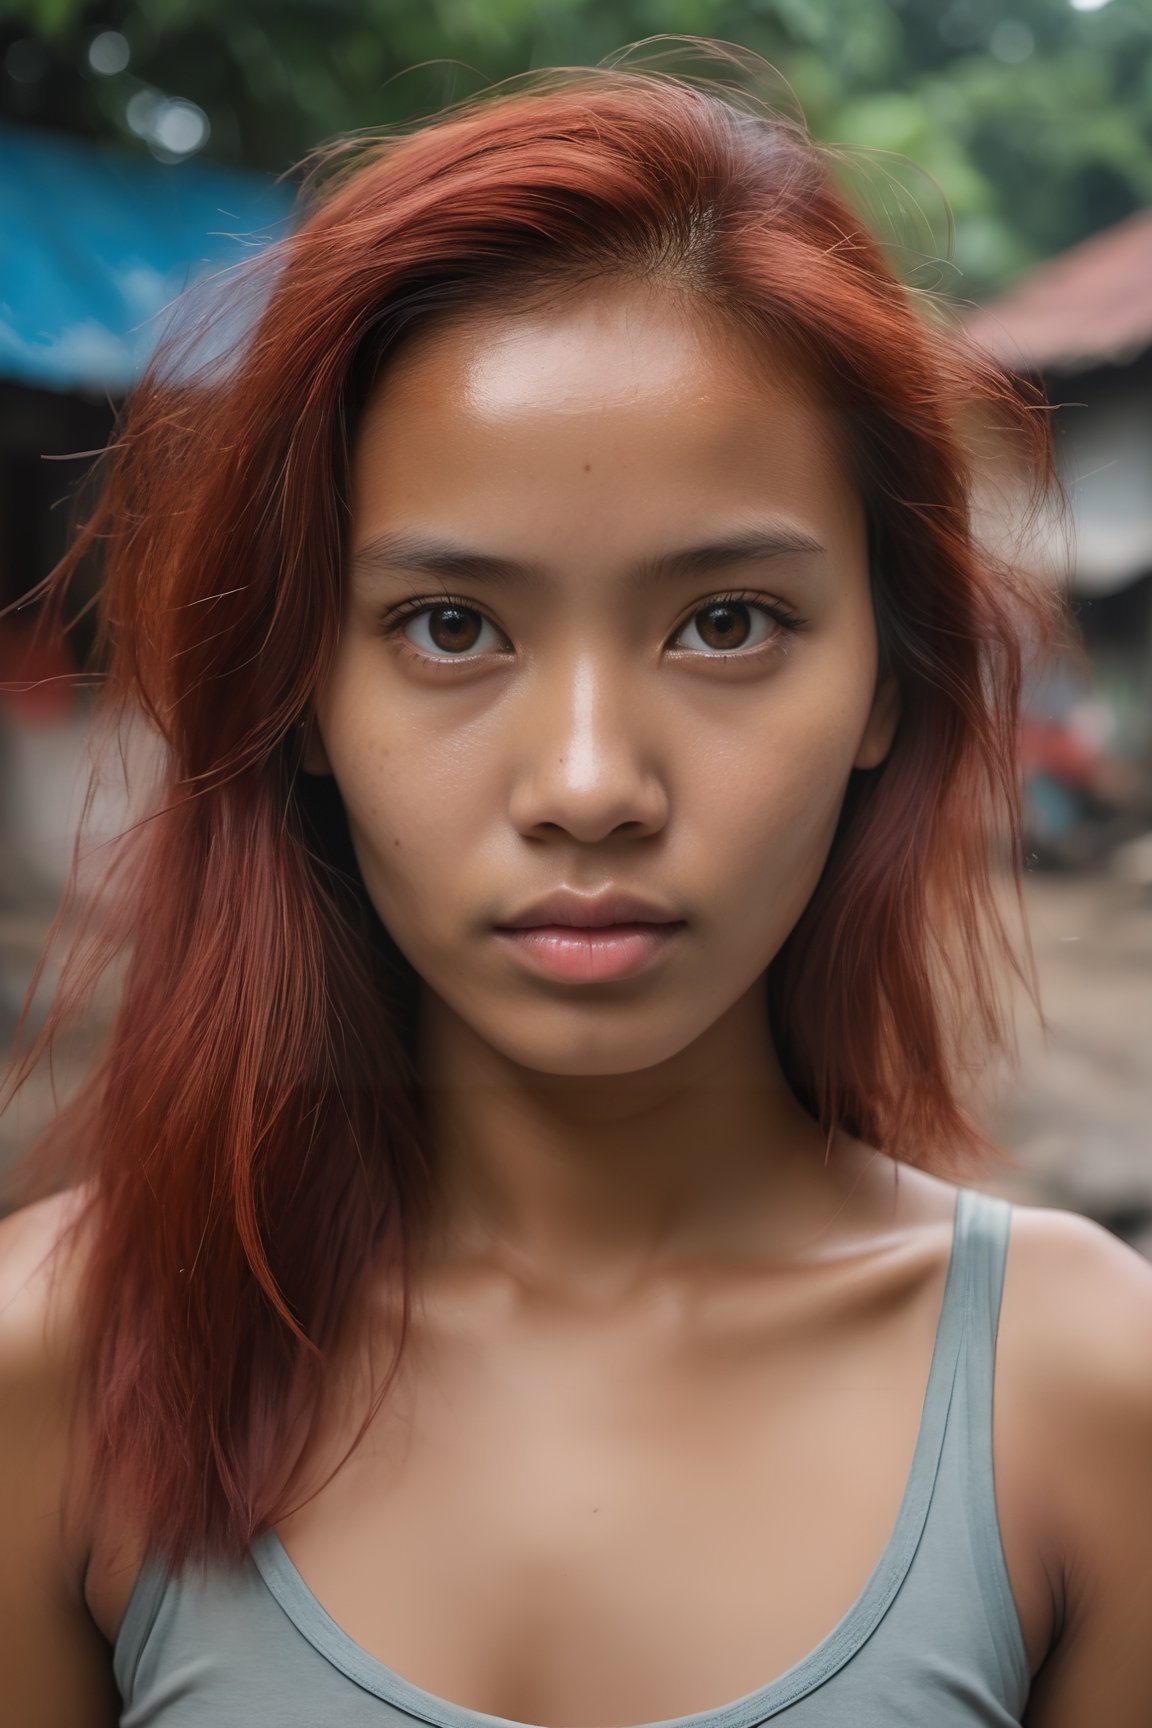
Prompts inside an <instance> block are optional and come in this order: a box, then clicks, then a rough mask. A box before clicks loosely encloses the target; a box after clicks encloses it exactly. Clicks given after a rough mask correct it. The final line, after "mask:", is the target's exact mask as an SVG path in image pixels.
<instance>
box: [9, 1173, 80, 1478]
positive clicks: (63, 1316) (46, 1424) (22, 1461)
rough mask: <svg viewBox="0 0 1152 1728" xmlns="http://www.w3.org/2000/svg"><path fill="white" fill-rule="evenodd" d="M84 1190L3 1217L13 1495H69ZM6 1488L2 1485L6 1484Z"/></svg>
mask: <svg viewBox="0 0 1152 1728" xmlns="http://www.w3.org/2000/svg"><path fill="white" fill-rule="evenodd" d="M84 1198H85V1197H84V1195H83V1194H82V1193H81V1192H80V1191H79V1190H74V1189H73V1190H68V1191H67V1192H65V1193H64V1194H60V1195H55V1196H53V1197H51V1198H50V1199H47V1200H40V1201H37V1202H36V1203H35V1204H34V1205H32V1206H28V1207H25V1208H24V1209H23V1210H22V1211H19V1212H15V1213H13V1214H11V1215H10V1216H9V1217H7V1218H4V1219H3V1220H0V1476H2V1477H3V1478H4V1481H5V1483H6V1484H7V1489H8V1491H7V1492H5V1493H4V1494H3V1498H4V1500H5V1503H7V1501H8V1499H9V1496H10V1495H15V1496H20V1495H23V1496H26V1497H33V1498H38V1499H40V1500H43V1501H45V1503H46V1502H47V1501H49V1500H50V1501H52V1502H53V1503H54V1504H55V1503H56V1502H57V1501H58V1500H60V1499H61V1498H62V1488H63V1478H64V1475H65V1473H66V1470H67V1457H68V1446H69V1441H70V1438H71V1434H72V1419H73V1416H74V1414H75V1394H76V1387H77V1369H78V1363H79V1358H78V1351H77V1344H78V1335H79V1326H78V1319H79V1314H80V1305H79V1292H78V1281H79V1277H80V1270H81V1268H80V1254H79V1253H78V1252H75V1251H74V1250H75V1249H76V1248H77V1247H78V1243H77V1241H76V1229H77V1226H78V1224H79V1220H80V1216H81V1213H82V1211H83V1206H84ZM0 1492H2V1490H0Z"/></svg>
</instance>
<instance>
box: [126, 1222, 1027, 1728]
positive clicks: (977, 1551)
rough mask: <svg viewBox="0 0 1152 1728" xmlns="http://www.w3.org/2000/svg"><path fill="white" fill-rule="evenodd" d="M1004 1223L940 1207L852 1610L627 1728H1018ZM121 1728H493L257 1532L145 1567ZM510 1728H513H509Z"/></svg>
mask: <svg viewBox="0 0 1152 1728" xmlns="http://www.w3.org/2000/svg"><path fill="white" fill-rule="evenodd" d="M1010 1218H1011V1209H1010V1207H1009V1206H1008V1204H1007V1203H1006V1202H1005V1201H1003V1200H999V1199H994V1198H992V1197H990V1196H988V1195H983V1194H978V1193H977V1192H976V1191H975V1190H973V1189H964V1188H962V1189H960V1190H959V1191H958V1195H957V1204H956V1216H955V1223H954V1226H953V1237H952V1250H951V1256H950V1259H949V1263H948V1275H947V1281H946V1284H945V1288H944V1297H943V1302H942V1305H941V1310H940V1318H939V1323H938V1326H937V1331H936V1341H935V1346H934V1349H933V1354H932V1364H931V1368H930V1371H929V1376H928V1384H927V1389H926V1392H925V1397H924V1405H923V1411H922V1415H921V1421H920V1430H919V1434H918V1436H917V1441H916V1448H915V1453H914V1456H913V1460H912V1466H911V1469H910V1471H909V1475H908V1480H907V1483H906V1486H905V1491H904V1497H903V1500H902V1502H901V1505H900V1510H899V1512H898V1514H897V1517H896V1523H895V1526H894V1528H893V1530H892V1534H891V1537H890V1539H889V1541H888V1545H887V1547H886V1548H885V1550H884V1552H883V1554H881V1556H880V1559H879V1560H878V1562H877V1564H876V1566H875V1568H874V1570H873V1572H872V1575H871V1577H870V1578H869V1579H868V1582H867V1583H866V1584H865V1586H864V1589H863V1591H862V1592H861V1594H860V1596H859V1597H858V1598H857V1600H856V1602H855V1603H854V1605H853V1606H852V1607H851V1608H850V1609H849V1610H848V1612H847V1614H845V1615H844V1617H843V1619H842V1620H840V1621H839V1623H838V1624H837V1625H836V1626H834V1627H833V1628H832V1630H831V1631H830V1632H829V1633H828V1635H827V1637H825V1638H824V1639H823V1640H822V1641H821V1642H820V1643H819V1644H818V1645H817V1646H816V1648H815V1649H814V1650H812V1651H810V1652H809V1654H808V1655H807V1656H805V1657H804V1658H803V1659H802V1660H801V1661H799V1662H797V1663H795V1664H794V1665H793V1666H792V1667H791V1668H789V1669H788V1670H787V1672H786V1673H784V1674H781V1675H779V1676H778V1677H777V1678H776V1679H774V1680H769V1681H768V1683H767V1684H766V1685H764V1686H760V1687H758V1688H757V1690H756V1691H754V1692H748V1693H746V1694H745V1695H744V1696H743V1697H741V1698H735V1699H733V1700H732V1701H731V1703H728V1704H722V1705H719V1706H718V1707H717V1708H715V1709H712V1710H701V1711H698V1712H696V1713H695V1714H693V1715H689V1716H680V1717H676V1718H674V1719H671V1720H666V1721H664V1722H661V1723H659V1724H643V1725H642V1728H753V1725H754V1724H758V1723H761V1722H768V1721H772V1720H774V1719H775V1718H777V1717H787V1718H788V1719H789V1722H788V1728H925V1724H927V1723H931V1724H932V1728H976V1724H980V1725H981V1728H984V1725H986V1724H987V1725H991V1724H997V1725H1001V1724H1013V1723H1014V1724H1017V1725H1018V1724H1019V1723H1020V1720H1021V1716H1022V1713H1023V1709H1024V1705H1025V1701H1026V1699H1027V1696H1028V1686H1029V1665H1028V1659H1027V1652H1026V1647H1025V1644H1024V1639H1023V1635H1022V1632H1021V1628H1020V1621H1019V1618H1018V1615H1017V1612H1016V1607H1015V1603H1014V1602H1013V1599H1012V1592H1011V1589H1010V1586H1009V1580H1008V1573H1007V1569H1006V1567H1005V1563H1004V1552H1003V1548H1002V1546H1001V1541H1000V1529H999V1525H998V1523H997V1518H996V1503H995V1496H994V1492H993V1480H992V1385H993V1364H994V1361H995V1352H996V1327H997V1321H998V1318H999V1312H1000V1290H1001V1284H1002V1280H1003V1274H1004V1262H1005V1255H1006V1251H1007V1245H1008V1232H1009V1225H1010ZM114 1665H115V1674H116V1680H117V1684H118V1686H119V1688H120V1694H121V1698H122V1699H123V1712H122V1714H121V1717H120V1722H121V1728H153V1725H156V1728H413V1724H434V1725H435V1728H510V1724H509V1719H507V1718H505V1717H500V1716H490V1715H487V1714H484V1713H482V1712H480V1711H477V1710H469V1709H466V1708H464V1707H463V1706H462V1705H459V1704H452V1703H449V1702H448V1701H447V1700H446V1699H444V1698H438V1697H436V1696H434V1695H433V1694H432V1693H430V1692H425V1691H423V1690H421V1688H420V1687H418V1686H413V1685H411V1684H410V1683H409V1682H408V1681H407V1680H404V1679H402V1678H401V1676H400V1675H399V1674H396V1673H394V1672H393V1670H392V1669H391V1668H387V1667H385V1666H384V1664H383V1663H382V1662H378V1661H377V1660H376V1659H375V1657H373V1656H370V1655H369V1654H368V1652H367V1651H366V1650H364V1649H362V1648H361V1646H360V1645H359V1644H356V1643H354V1642H353V1641H352V1639H351V1638H349V1637H348V1636H347V1635H346V1634H345V1633H344V1632H342V1631H341V1630H340V1627H339V1626H338V1625H337V1624H336V1622H335V1621H334V1620H332V1619H331V1618H330V1616H329V1615H328V1614H327V1613H325V1611H324V1609H323V1608H322V1607H321V1606H320V1604H319V1602H318V1601H317V1600H316V1598H315V1597H314V1596H313V1595H312V1593H311V1591H310V1590H309V1589H308V1586H307V1585H306V1584H305V1583H304V1580H303V1578H302V1577H301V1576H300V1574H299V1572H297V1570H296V1568H295V1566H294V1565H293V1563H292V1561H291V1560H290V1559H289V1557H288V1554H287V1552H286V1550H285V1549H284V1547H283V1546H282V1544H281V1542H280V1540H279V1538H278V1537H277V1535H276V1533H275V1531H273V1530H268V1531H266V1532H264V1534H262V1535H261V1536H259V1537H258V1538H257V1539H256V1541H255V1542H254V1543H253V1544H252V1546H251V1548H250V1550H249V1554H248V1556H247V1557H246V1558H245V1561H244V1563H243V1565H242V1566H241V1567H238V1568H237V1567H232V1566H227V1567H225V1566H216V1567H213V1568H209V1569H208V1570H207V1571H206V1572H205V1571H204V1569H202V1568H192V1569H190V1570H189V1571H188V1572H186V1573H184V1574H182V1575H178V1576H170V1575H166V1574H165V1573H164V1572H163V1571H162V1570H161V1569H160V1568H159V1567H157V1566H156V1565H155V1564H154V1563H152V1562H151V1561H149V1562H146V1563H145V1566H144V1567H143V1569H142V1571H141V1573H140V1577H139V1579H138V1581H137V1584H136V1588H135V1590H134V1591H133V1594H132V1598H131V1601H130V1602H129V1605H128V1610H127V1613H126V1615H125V1617H124V1622H123V1625H122V1627H121V1630H120V1634H119V1637H118V1638H117V1640H116V1648H115V1654H114ZM511 1728H516V1725H511Z"/></svg>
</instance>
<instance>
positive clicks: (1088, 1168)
mask: <svg viewBox="0 0 1152 1728" xmlns="http://www.w3.org/2000/svg"><path fill="white" fill-rule="evenodd" d="M1027 905H1028V917H1029V924H1030V927H1031V930H1032V940H1033V947H1034V952H1035V956H1036V965H1037V971H1038V974H1039V981H1040V992H1041V1002H1042V1006H1043V1009H1044V1015H1045V1018H1046V1020H1047V1022H1048V1028H1047V1032H1046V1034H1045V1032H1044V1031H1043V1030H1042V1029H1041V1028H1040V1026H1039V1025H1038V1024H1037V1021H1036V1017H1035V1015H1034V1014H1033V1013H1032V1011H1031V1010H1030V1009H1024V1008H1022V1009H1021V1011H1020V1013H1019V1016H1018V1036H1019V1039H1020V1051H1021V1067H1020V1071H1019V1074H1018V1075H1017V1077H1016V1078H1015V1079H1014V1080H1013V1081H1012V1082H1011V1083H1009V1084H1008V1086H1007V1087H1006V1089H1005V1090H1004V1091H1003V1093H1002V1095H1001V1098H1000V1101H999V1106H998V1108H997V1109H996V1110H995V1112H994V1113H993V1117H992V1129H993V1135H994V1138H995V1139H996V1140H997V1142H998V1143H999V1144H1000V1145H1002V1146H1004V1147H1005V1148H1006V1149H1007V1150H1009V1151H1010V1152H1011V1153H1012V1154H1013V1155H1014V1157H1016V1158H1017V1159H1018V1160H1019V1169H1018V1170H1017V1171H1016V1172H1014V1173H1006V1174H1005V1175H1004V1176H1003V1177H1002V1178H1000V1179H998V1180H996V1181H994V1182H989V1183H987V1184H985V1185H986V1186H995V1187H998V1188H999V1189H1000V1190H1001V1191H1002V1192H1005V1193H1007V1194H1009V1195H1010V1196H1011V1197H1012V1198H1018V1199H1035V1200H1036V1201H1037V1202H1038V1203H1040V1204H1043V1205H1054V1206H1064V1207H1069V1208H1071V1209H1072V1210H1074V1211H1078V1212H1085V1213H1087V1214H1088V1215H1089V1216H1091V1217H1094V1218H1097V1219H1099V1220H1100V1221H1101V1222H1103V1223H1105V1224H1107V1225H1109V1227H1110V1228H1112V1229H1114V1230H1116V1231H1117V1232H1118V1234H1120V1235H1122V1236H1124V1237H1126V1238H1127V1239H1128V1240H1130V1241H1134V1242H1135V1243H1136V1245H1137V1246H1139V1247H1140V1248H1142V1249H1143V1251H1144V1252H1146V1253H1148V1254H1149V1256H1150V1257H1152V891H1150V890H1149V888H1148V887H1147V886H1141V885H1140V884H1138V883H1137V882H1126V881H1124V880H1123V879H1121V878H1120V877H1119V875H1118V874H1116V873H1114V872H1108V871H1103V870H1102V871H1099V872H1096V873H1094V874H1090V875H1075V876H1053V875H1038V876H1032V877H1031V878H1030V879H1029V881H1028V884H1027Z"/></svg>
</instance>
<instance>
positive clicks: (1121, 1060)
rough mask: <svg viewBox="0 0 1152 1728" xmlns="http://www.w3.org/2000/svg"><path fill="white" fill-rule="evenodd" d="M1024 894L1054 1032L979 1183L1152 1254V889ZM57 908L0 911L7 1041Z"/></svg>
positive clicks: (19, 1110)
mask: <svg viewBox="0 0 1152 1728" xmlns="http://www.w3.org/2000/svg"><path fill="white" fill-rule="evenodd" d="M9 886H12V883H11V878H9ZM1026 892H1027V905H1028V913H1029V920H1030V924H1031V929H1032V935H1033V943H1034V950H1035V955H1036V963H1037V969H1038V973H1039V981H1040V989H1041V997H1042V1002H1043V1006H1044V1012H1045V1015H1046V1018H1047V1021H1048V1030H1047V1033H1046V1034H1045V1033H1044V1032H1043V1031H1042V1030H1041V1028H1040V1026H1039V1025H1038V1024H1037V1021H1036V1018H1035V1015H1034V1014H1033V1012H1032V1010H1031V1009H1030V1008H1028V1007H1026V1006H1022V1007H1021V1010H1020V1014H1019V1034H1018V1035H1019V1040H1020V1050H1021V1065H1020V1069H1019V1072H1018V1074H1017V1075H1016V1076H1015V1077H1014V1078H1012V1079H1011V1080H1009V1081H1008V1082H1007V1083H1003V1084H1002V1085H1001V1087H1000V1089H999V1096H998V1100H997V1101H996V1102H995V1104H994V1106H993V1107H991V1108H990V1109H989V1113H988V1121H989V1126H990V1130H991V1133H992V1137H993V1138H994V1140H995V1141H996V1142H997V1144H999V1145H1001V1146H1002V1147H1004V1148H1005V1150H1006V1151H1008V1152H1009V1153H1010V1154H1011V1156H1012V1157H1013V1158H1014V1159H1015V1160H1016V1165H1015V1167H1014V1168H1006V1169H1005V1170H1003V1171H1002V1172H999V1173H995V1172H993V1173H990V1174H989V1175H987V1176H985V1177H981V1178H980V1185H981V1186H984V1187H987V1188H992V1189H995V1190H998V1191H1000V1192H1002V1193H1006V1194H1008V1195H1009V1196H1010V1197H1011V1198H1013V1199H1016V1200H1022V1201H1032V1202H1035V1203H1037V1204H1040V1205H1051V1206H1061V1207H1067V1208H1070V1209H1071V1210H1073V1211H1078V1212H1084V1213H1086V1214H1088V1215H1089V1216H1091V1217H1093V1218H1096V1219H1098V1220H1099V1221H1101V1222H1102V1223H1104V1224H1106V1225H1108V1227H1109V1228H1111V1229H1113V1230H1115V1231H1116V1232H1117V1233H1118V1234H1119V1235H1122V1236H1124V1237H1125V1238H1126V1239H1127V1240H1129V1241H1132V1242H1134V1243H1135V1245H1136V1246H1137V1247H1139V1248H1140V1249H1141V1250H1142V1251H1143V1252H1145V1253H1147V1254H1148V1255H1149V1257H1150V1258H1152V890H1150V889H1149V888H1148V887H1146V886H1144V887H1140V886H1137V885H1136V884H1126V883H1124V882H1122V881H1121V880H1119V879H1118V878H1117V876H1116V875H1115V874H1113V873H1109V872H1106V871H1100V872H1098V873H1095V874H1091V875H1076V876H1052V875H1033V876H1031V877H1030V878H1029V880H1028V883H1027V890H1026ZM52 910H53V908H52V906H51V904H50V903H49V902H48V901H47V900H46V899H45V898H44V897H43V896H40V898H37V897H36V895H35V893H34V892H32V890H31V887H30V888H29V892H28V894H27V895H25V896H24V897H23V899H21V896H20V895H19V894H17V895H16V896H15V897H14V898H10V900H9V904H8V906H7V907H4V906H3V905H0V1037H2V1039H3V1041H4V1043H5V1044H6V1043H7V1040H8V1038H9V1037H10V1034H11V1029H12V1026H13V1025H14V1021H15V1010H16V1007H17V1005H18V1003H19V1000H20V998H21V996H22V994H23V991H24V988H25V985H26V983H27V980H28V977H29V976H30V973H31V969H32V965H33V962H34V960H35V957H36V954H37V952H38V950H39V946H40V942H41V940H42V938H43V933H44V931H45V929H46V928H47V922H48V919H49V918H50V916H51V913H52ZM88 1037H90V1034H86V1033H85V1032H84V1031H83V1030H81V1031H80V1032H79V1033H78V1034H76V1035H75V1036H74V1037H73V1038H72V1040H71V1041H70V1043H69V1044H68V1045H66V1046H65V1047H64V1048H62V1049H61V1051H60V1053H59V1058H58V1060H57V1062H56V1064H55V1085H56V1089H57V1095H58V1096H65V1095H66V1094H67V1092H68V1090H69V1089H70V1087H71V1086H72V1085H73V1084H74V1083H75V1079H76V1077H77V1075H78V1074H79V1073H80V1072H81V1071H82V1067H83V1063H84V1061H85V1052H86V1049H87V1047H88V1045H87V1038H88ZM42 1068H43V1065H42ZM52 1109H53V1103H52V1077H51V1076H49V1075H48V1073H47V1072H37V1073H36V1074H35V1075H34V1077H33V1080H32V1081H30V1082H29V1085H28V1086H27V1087H26V1088H25V1091H24V1093H23V1094H22V1096H21V1098H20V1099H19V1100H18V1102H17V1104H16V1105H15V1106H12V1107H10V1108H9V1109H8V1111H6V1112H5V1113H4V1114H3V1115H2V1116H0V1171H2V1170H3V1168H4V1167H5V1165H6V1164H7V1163H8V1162H9V1161H10V1160H11V1159H12V1158H13V1157H14V1156H15V1155H16V1154H17V1152H18V1150H19V1149H20V1148H21V1147H22V1146H23V1145H25V1144H27V1142H28V1140H29V1139H30V1138H31V1136H32V1135H33V1133H34V1132H35V1131H36V1129H37V1128H38V1127H39V1125H40V1123H41V1122H42V1121H44V1120H45V1119H46V1118H47V1116H48V1115H49V1113H50V1112H51V1110H52Z"/></svg>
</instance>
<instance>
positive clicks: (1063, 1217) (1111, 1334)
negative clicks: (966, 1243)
mask: <svg viewBox="0 0 1152 1728" xmlns="http://www.w3.org/2000/svg"><path fill="white" fill-rule="evenodd" d="M1003 1324H1004V1326H1005V1328H1006V1329H1009V1330H1010V1332H1011V1334H1012V1338H1013V1341H1014V1342H1016V1343H1017V1344H1019V1345H1020V1346H1022V1347H1024V1348H1026V1351H1027V1356H1028V1361H1029V1365H1030V1380H1031V1382H1032V1383H1033V1384H1034V1387H1035V1390H1036V1391H1037V1392H1040V1391H1042V1390H1043V1391H1044V1392H1045V1393H1046V1395H1047V1396H1048V1397H1050V1398H1052V1399H1054V1400H1056V1401H1057V1402H1058V1403H1060V1404H1061V1405H1063V1404H1068V1405H1069V1406H1075V1407H1076V1408H1077V1409H1079V1410H1080V1411H1081V1412H1082V1413H1083V1415H1084V1417H1085V1418H1086V1419H1087V1420H1088V1421H1089V1422H1090V1421H1091V1420H1092V1419H1093V1409H1095V1411H1096V1413H1097V1416H1098V1415H1099V1414H1100V1413H1101V1412H1103V1413H1104V1414H1105V1415H1106V1416H1107V1418H1108V1420H1109V1421H1110V1422H1111V1421H1121V1422H1122V1421H1124V1420H1125V1419H1127V1420H1129V1421H1133V1422H1137V1423H1139V1421H1140V1420H1141V1418H1142V1415H1144V1416H1146V1417H1147V1418H1148V1419H1149V1420H1152V1264H1150V1263H1149V1262H1148V1261H1147V1260H1146V1259H1144V1257H1143V1256H1142V1255H1140V1254H1138V1253H1137V1252H1136V1251H1135V1249H1133V1248H1130V1247H1128V1245H1127V1244H1126V1243H1124V1242H1121V1241H1120V1240H1119V1238H1118V1237H1116V1236H1113V1235H1112V1234H1111V1232H1110V1231H1108V1230H1105V1229H1104V1228H1103V1227H1102V1226H1101V1225H1099V1224H1095V1223H1093V1222H1092V1220H1091V1219H1088V1218H1082V1217H1080V1216H1078V1215H1077V1214H1075V1213H1072V1212H1063V1211H1057V1210H1048V1209H1046V1208H1042V1207H1035V1206H1016V1207H1014V1208H1013V1218H1012V1237H1011V1246H1010V1250H1009V1255H1008V1266H1007V1270H1006V1273H1005V1287H1004V1313H1003ZM1085 1400H1087V1401H1088V1403H1087V1406H1086V1405H1085V1402H1084V1401H1085Z"/></svg>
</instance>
